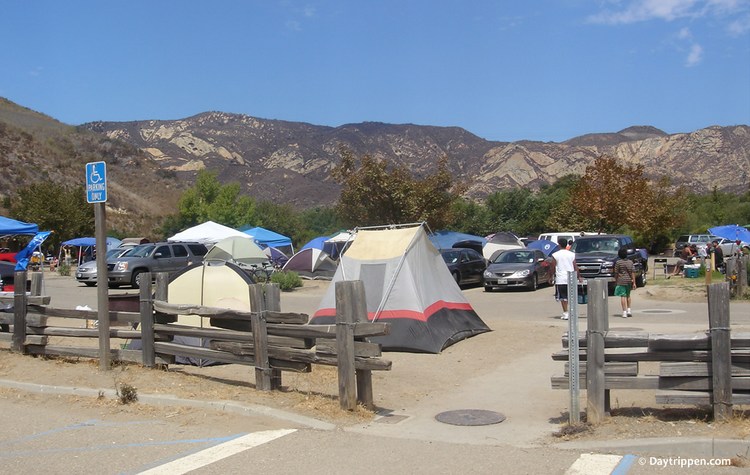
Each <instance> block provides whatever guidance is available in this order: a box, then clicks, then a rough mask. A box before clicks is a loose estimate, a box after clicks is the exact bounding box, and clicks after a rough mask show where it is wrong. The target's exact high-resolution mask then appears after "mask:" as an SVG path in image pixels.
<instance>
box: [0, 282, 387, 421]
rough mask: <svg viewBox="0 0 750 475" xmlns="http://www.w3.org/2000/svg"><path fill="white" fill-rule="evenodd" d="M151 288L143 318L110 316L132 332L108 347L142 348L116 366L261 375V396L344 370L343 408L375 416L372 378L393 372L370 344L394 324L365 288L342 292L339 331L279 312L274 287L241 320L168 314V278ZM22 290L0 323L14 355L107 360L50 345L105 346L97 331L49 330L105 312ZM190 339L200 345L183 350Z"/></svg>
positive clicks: (171, 308)
mask: <svg viewBox="0 0 750 475" xmlns="http://www.w3.org/2000/svg"><path fill="white" fill-rule="evenodd" d="M19 274H23V275H19ZM32 279H35V277H34V275H32ZM16 281H17V282H25V281H26V275H25V272H23V273H17V275H16ZM151 282H152V280H151V276H150V275H147V274H144V278H143V279H141V287H140V292H139V294H138V305H137V309H138V311H137V312H135V311H110V312H109V319H110V321H113V322H114V321H116V322H118V323H121V324H125V325H129V326H126V327H125V328H122V327H111V328H110V330H109V336H110V338H119V339H124V340H130V341H140V348H139V349H128V348H129V347H131V346H136V345H123V346H122V347H121V348H114V349H110V356H111V360H112V361H114V362H134V363H140V364H143V365H144V366H146V367H155V366H157V365H166V364H172V363H174V361H175V358H176V357H187V358H199V359H204V360H209V361H215V362H221V363H233V364H242V365H248V366H253V367H254V368H255V387H256V389H258V390H261V391H268V390H273V389H279V388H280V387H281V375H282V372H283V371H294V372H310V371H311V370H312V366H311V365H313V364H319V365H329V366H336V367H337V368H338V376H339V401H340V405H341V407H342V408H344V409H347V410H353V409H354V408H355V407H356V406H357V404H362V405H364V406H365V407H368V408H373V407H374V403H373V390H372V371H388V370H390V369H391V362H390V361H388V360H385V359H383V358H381V356H382V353H381V348H380V345H379V344H376V343H371V342H369V341H368V338H369V337H373V336H379V335H387V334H388V332H389V331H390V324H388V323H379V322H376V323H372V322H368V321H367V310H366V306H365V305H366V304H365V302H366V300H365V291H364V285H363V283H362V282H361V281H345V282H338V283H336V324H335V325H310V324H309V323H308V316H307V315H305V314H301V313H289V312H281V311H280V308H281V304H280V300H281V299H280V294H281V292H280V290H279V287H278V285H276V284H268V285H263V284H252V285H250V286H249V287H248V292H249V295H250V303H251V309H252V310H251V311H239V310H232V309H226V308H215V307H204V306H199V305H180V304H170V303H168V302H167V279H166V275H165V274H157V279H156V282H157V285H156V290H155V292H152V283H151ZM32 288H33V285H32ZM38 288H39V289H41V286H39V287H38ZM18 289H19V290H17V291H16V293H15V294H14V300H13V301H14V307H13V314H10V313H0V342H2V341H6V342H7V341H10V343H11V345H10V348H11V350H12V351H16V352H22V353H24V354H33V355H46V356H81V357H87V358H97V357H98V356H100V355H99V352H100V348H99V347H93V346H70V345H61V344H56V345H53V344H50V342H49V339H50V337H69V338H78V339H95V338H99V337H100V335H99V330H98V329H95V328H94V329H92V328H74V327H71V326H70V325H68V326H53V325H51V324H50V319H51V318H56V319H65V320H71V319H72V320H80V321H85V320H96V319H97V318H98V314H97V311H94V310H71V309H62V308H54V307H50V306H48V305H44V304H45V303H49V297H46V298H45V297H41V296H38V295H32V294H33V292H32V294H27V293H26V292H25V291H24V289H23V288H22V286H18ZM32 302H34V303H32ZM184 315H196V316H200V317H202V318H208V319H209V321H210V327H208V328H199V327H194V326H188V325H184V324H180V323H179V320H180V316H184ZM175 337H182V338H180V340H182V341H183V342H182V343H181V342H177V341H175ZM185 339H196V340H197V341H200V342H201V343H200V344H189V343H184V341H185ZM204 342H207V343H208V345H207V347H206V346H204Z"/></svg>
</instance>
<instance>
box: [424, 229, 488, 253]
mask: <svg viewBox="0 0 750 475" xmlns="http://www.w3.org/2000/svg"><path fill="white" fill-rule="evenodd" d="M429 238H430V241H431V242H432V245H433V246H435V247H436V248H438V249H450V248H452V247H453V244H455V243H457V242H459V241H480V242H481V243H482V246H484V245H485V244H487V239H485V238H483V237H482V236H474V235H473V234H466V233H459V232H456V231H448V230H445V229H444V230H441V231H435V232H434V233H432V234H430V236H429Z"/></svg>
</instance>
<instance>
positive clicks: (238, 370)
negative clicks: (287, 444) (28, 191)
mask: <svg viewBox="0 0 750 475" xmlns="http://www.w3.org/2000/svg"><path fill="white" fill-rule="evenodd" d="M696 284H698V283H696V282H688V281H687V280H686V279H685V280H683V279H675V280H674V281H672V280H670V281H669V282H663V283H662V285H651V286H647V287H646V288H645V289H643V290H644V292H645V295H644V296H643V297H642V298H644V299H654V300H682V301H705V298H706V297H705V291H704V290H703V287H702V286H701V285H699V284H698V285H696ZM529 335H530V334H529V332H528V325H524V324H523V323H518V322H515V323H514V322H507V324H506V323H504V326H503V332H502V342H501V344H502V345H504V347H505V349H506V350H507V351H504V352H503V353H502V354H503V355H506V356H504V357H505V358H507V359H508V362H510V361H511V360H512V358H513V355H516V354H518V352H522V351H523V349H524V347H526V346H527V345H529V344H531V342H529V341H528V338H529ZM560 336H561V335H560V327H558V326H553V325H549V326H547V327H542V328H539V329H538V331H535V333H534V334H533V335H532V338H548V339H550V341H554V340H555V339H559V338H560ZM497 344H498V342H497V336H495V337H494V339H491V338H483V335H479V336H476V337H474V338H472V344H471V345H462V344H457V345H454V346H452V347H450V348H448V349H446V350H445V351H444V352H443V354H441V357H442V358H441V364H440V365H436V364H434V359H431V358H430V356H431V355H420V354H399V353H386V354H385V355H384V357H386V358H387V359H391V360H392V361H393V362H394V368H397V367H399V365H402V367H403V366H404V365H406V364H407V363H408V366H409V368H410V371H395V370H394V371H390V372H384V373H378V372H374V374H373V377H374V388H375V391H376V394H375V399H376V403H377V402H379V401H384V402H385V403H387V406H388V407H391V408H399V407H400V404H405V403H403V401H415V400H416V401H418V400H419V399H421V398H425V397H428V396H429V395H430V394H434V393H435V392H436V391H439V388H441V387H446V385H454V384H457V383H456V374H455V372H456V368H459V367H460V363H461V361H465V360H466V359H467V358H473V359H477V358H478V359H479V360H480V361H479V362H477V364H476V365H473V366H474V368H476V371H480V372H481V371H489V369H484V368H488V367H491V366H492V365H489V364H481V363H482V362H481V359H482V358H488V357H485V356H482V355H487V354H490V353H491V351H490V350H491V347H490V346H491V345H497ZM3 345H4V346H2V348H7V344H3ZM493 358H497V355H493ZM494 363H497V364H502V363H503V361H493V364H494ZM414 374H419V378H414ZM0 379H2V380H10V381H22V382H31V383H38V384H45V385H52V386H64V387H79V388H80V387H83V388H94V389H109V390H112V389H114V390H118V391H119V392H120V394H121V395H128V394H132V393H135V394H138V393H140V394H169V395H175V396H178V397H181V398H187V399H201V400H226V401H234V402H240V403H242V402H244V403H248V404H257V405H264V406H269V407H274V408H279V409H283V410H286V411H290V412H294V413H298V414H302V415H306V416H309V417H314V418H317V419H321V420H325V421H329V422H333V423H335V424H338V425H342V426H347V425H352V424H357V423H361V422H363V421H368V420H371V419H373V418H374V416H375V414H374V413H373V412H370V411H367V410H365V409H359V410H357V411H354V412H345V411H342V410H341V409H340V408H339V404H338V396H337V395H338V386H337V374H336V369H335V368H331V367H324V366H319V365H315V366H314V368H313V372H312V373H309V374H293V373H287V372H285V373H283V389H282V391H274V392H261V391H256V390H255V389H254V384H253V381H254V373H253V368H252V367H246V366H240V365H218V366H213V367H204V368H198V367H193V366H182V365H172V366H170V367H168V368H162V369H158V370H150V369H146V368H142V367H141V366H139V365H135V364H128V365H117V366H115V367H114V368H113V369H112V370H110V371H101V370H99V367H98V361H92V360H89V359H85V358H55V359H45V358H39V357H32V356H23V355H20V354H16V353H11V352H10V351H7V350H2V351H0ZM545 389H546V390H550V389H547V388H545ZM550 391H551V390H550ZM644 393H646V391H644ZM15 397H26V396H24V393H22V392H19V391H17V390H13V389H0V400H1V399H5V398H15ZM34 397H42V396H34ZM47 397H58V398H59V397H69V398H70V399H71V400H72V401H78V403H82V402H81V398H77V397H71V396H47ZM634 401H635V402H634ZM101 404H110V405H117V404H118V402H117V401H109V402H106V403H104V402H102V403H101ZM136 407H137V405H131V409H129V410H137V409H135V408H136ZM583 407H585V403H584V404H583ZM612 407H613V410H612V417H611V418H609V419H607V420H606V422H605V423H603V424H601V425H599V426H597V427H596V428H590V427H587V426H585V425H582V426H581V427H577V428H570V427H567V425H566V421H567V416H566V415H564V414H561V415H560V417H559V421H555V422H559V426H558V427H559V429H560V430H559V431H558V432H556V433H551V434H549V438H548V440H547V442H550V443H551V442H554V441H556V440H557V441H559V440H573V439H576V440H585V439H601V440H604V439H625V438H643V437H661V436H664V437H667V436H668V437H674V436H684V437H698V436H702V437H703V436H705V437H719V438H747V437H750V411H749V412H739V411H738V412H736V417H735V418H734V419H732V420H731V421H729V422H723V423H715V422H712V421H711V417H710V415H711V412H710V409H709V408H695V407H685V408H674V407H670V408H664V407H659V406H658V405H656V404H654V403H653V392H652V391H651V392H648V394H647V395H644V397H643V399H642V402H641V400H639V399H638V398H636V399H635V400H633V399H631V400H630V401H629V402H628V403H627V404H622V403H621V402H620V401H618V400H617V399H615V400H613V401H612ZM141 410H144V411H148V410H150V409H149V408H147V407H143V408H142V409H141Z"/></svg>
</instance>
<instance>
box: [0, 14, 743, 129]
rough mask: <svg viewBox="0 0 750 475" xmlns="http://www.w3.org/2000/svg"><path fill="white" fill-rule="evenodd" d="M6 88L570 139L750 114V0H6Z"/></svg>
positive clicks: (35, 105) (2, 75) (98, 113)
mask: <svg viewBox="0 0 750 475" xmlns="http://www.w3.org/2000/svg"><path fill="white" fill-rule="evenodd" d="M0 11H1V12H2V15H0V43H2V44H3V45H4V46H3V48H0V96H2V97H6V98H8V99H10V100H11V101H14V102H16V103H19V104H21V105H23V106H25V107H29V108H31V109H34V110H37V111H39V112H43V113H45V114H48V115H50V116H52V117H54V118H56V119H58V120H60V121H62V122H65V123H68V124H81V123H84V122H89V121H95V120H105V121H130V120H146V119H180V118H185V117H189V116H191V115H194V114H198V113H200V112H204V111H209V110H217V111H224V112H235V113H242V114H247V115H250V116H254V117H260V118H266V119H281V120H289V121H301V122H309V123H313V124H318V125H329V126H338V125H342V124H346V123H355V122H364V121H379V122H387V123H396V124H402V123H414V124H420V125H436V126H458V127H463V128H465V129H467V130H468V131H470V132H472V133H474V134H476V135H478V136H480V137H483V138H485V139H488V140H501V141H515V140H523V139H528V140H541V141H563V140H566V139H569V138H572V137H575V136H578V135H582V134H586V133H593V132H614V131H617V130H620V129H623V128H626V127H629V126H631V125H653V126H655V127H658V128H660V129H662V130H664V131H665V132H667V133H677V132H691V131H693V130H697V129H700V128H703V127H707V126H710V125H736V124H750V0H599V1H595V0H589V1H585V0H549V1H544V0H538V1H537V0H524V1H511V0H494V1H492V0H476V1H472V0H413V1H410V0H399V1H395V0H370V1H359V0H350V1H344V0H327V1H326V0H321V1H300V2H297V1H292V0H284V1H274V0H265V1H261V0H244V1H243V0H235V1H227V0H212V1H210V2H208V1H195V0H183V1H167V0H162V1H160V0H149V1H144V0H128V1H120V2H112V1H101V0H98V1H76V0H69V1H59V0H57V1H47V0H35V1H33V2H26V1H15V0H0Z"/></svg>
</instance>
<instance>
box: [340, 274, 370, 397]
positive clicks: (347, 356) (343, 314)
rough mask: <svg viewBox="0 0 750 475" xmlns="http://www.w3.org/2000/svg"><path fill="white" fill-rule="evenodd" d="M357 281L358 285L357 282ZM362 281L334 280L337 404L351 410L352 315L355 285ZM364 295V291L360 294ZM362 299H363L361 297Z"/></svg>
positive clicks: (354, 381)
mask: <svg viewBox="0 0 750 475" xmlns="http://www.w3.org/2000/svg"><path fill="white" fill-rule="evenodd" d="M357 282H359V284H360V285H358V284H357ZM361 284H362V281H352V280H345V281H339V282H336V359H337V368H338V375H339V404H340V406H341V408H342V409H345V410H347V411H353V410H354V409H356V407H357V378H356V370H355V366H354V322H355V320H354V315H355V313H354V312H355V308H356V305H357V304H356V303H355V301H356V300H357V298H358V295H357V294H358V290H357V287H360V288H361V290H362V291H364V286H362V285H361ZM362 296H363V297H364V293H363V294H362ZM363 300H364V299H363Z"/></svg>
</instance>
